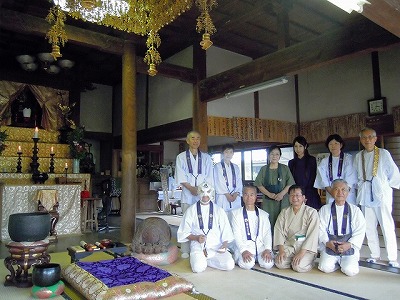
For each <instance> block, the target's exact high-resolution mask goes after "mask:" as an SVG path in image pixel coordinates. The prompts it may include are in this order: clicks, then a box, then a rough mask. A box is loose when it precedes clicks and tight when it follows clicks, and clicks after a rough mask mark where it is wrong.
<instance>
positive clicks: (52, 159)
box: [49, 147, 54, 173]
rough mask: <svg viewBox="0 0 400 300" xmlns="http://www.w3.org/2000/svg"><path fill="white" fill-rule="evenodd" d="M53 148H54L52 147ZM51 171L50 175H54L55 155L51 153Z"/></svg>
mask: <svg viewBox="0 0 400 300" xmlns="http://www.w3.org/2000/svg"><path fill="white" fill-rule="evenodd" d="M52 148H53V147H52ZM50 156H51V157H50V169H49V173H54V153H50Z"/></svg>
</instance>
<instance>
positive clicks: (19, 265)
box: [4, 242, 50, 287]
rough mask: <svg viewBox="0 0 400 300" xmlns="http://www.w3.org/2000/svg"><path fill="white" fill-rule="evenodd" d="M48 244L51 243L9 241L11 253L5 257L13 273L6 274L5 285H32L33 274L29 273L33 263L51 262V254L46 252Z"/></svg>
mask: <svg viewBox="0 0 400 300" xmlns="http://www.w3.org/2000/svg"><path fill="white" fill-rule="evenodd" d="M29 244H31V245H29ZM48 246H49V243H45V242H40V243H38V242H33V243H23V242H21V243H18V242H10V243H8V244H7V245H6V247H7V248H8V251H9V252H10V254H11V255H10V256H9V257H7V258H5V259H4V265H5V266H6V268H7V269H8V270H9V271H10V273H11V274H10V275H7V276H6V281H5V282H4V285H5V286H16V287H31V286H32V285H33V284H32V275H31V274H29V273H28V272H29V269H30V267H31V266H32V265H41V264H46V263H49V262H50V255H48V254H47V252H46V251H47V248H48ZM15 267H16V269H15Z"/></svg>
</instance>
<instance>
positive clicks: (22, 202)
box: [0, 183, 81, 241]
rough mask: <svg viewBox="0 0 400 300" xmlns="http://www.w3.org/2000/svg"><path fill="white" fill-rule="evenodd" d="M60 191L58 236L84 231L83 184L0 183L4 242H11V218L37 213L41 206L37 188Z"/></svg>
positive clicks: (2, 236) (2, 239)
mask: <svg viewBox="0 0 400 300" xmlns="http://www.w3.org/2000/svg"><path fill="white" fill-rule="evenodd" d="M41 189H46V190H48V189H54V190H57V195H58V202H59V208H58V212H59V215H60V218H59V221H58V223H57V225H56V230H57V233H58V235H63V234H80V233H81V226H80V225H81V224H80V218H81V186H80V185H77V184H76V185H75V184H55V185H42V184H27V185H10V184H3V183H0V208H1V219H2V220H1V241H9V240H10V235H9V234H8V217H9V216H10V215H11V214H15V213H24V212H35V211H37V208H38V201H37V199H36V196H37V191H38V190H41Z"/></svg>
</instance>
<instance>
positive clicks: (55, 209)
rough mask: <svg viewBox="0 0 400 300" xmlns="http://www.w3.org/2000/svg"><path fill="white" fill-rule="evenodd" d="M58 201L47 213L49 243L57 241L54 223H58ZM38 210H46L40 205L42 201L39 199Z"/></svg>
mask: <svg viewBox="0 0 400 300" xmlns="http://www.w3.org/2000/svg"><path fill="white" fill-rule="evenodd" d="M58 206H59V205H58V202H57V203H56V204H54V206H53V209H52V210H50V211H49V212H48V213H49V214H50V216H51V218H50V222H51V226H50V237H49V240H50V243H57V241H58V238H57V230H56V225H57V223H58V220H59V218H60V214H59V213H58ZM38 211H44V212H47V209H46V208H45V207H44V206H43V205H42V203H41V202H40V201H39V203H38Z"/></svg>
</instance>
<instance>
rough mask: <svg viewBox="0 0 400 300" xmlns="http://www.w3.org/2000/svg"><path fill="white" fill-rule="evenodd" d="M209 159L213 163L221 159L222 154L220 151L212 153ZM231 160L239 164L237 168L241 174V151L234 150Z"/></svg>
mask: <svg viewBox="0 0 400 300" xmlns="http://www.w3.org/2000/svg"><path fill="white" fill-rule="evenodd" d="M211 159H212V161H213V163H214V165H215V164H217V163H219V162H220V161H221V159H222V154H221V153H215V154H212V155H211ZM231 162H233V163H234V164H237V165H238V166H239V170H240V172H241V174H243V172H242V152H236V151H235V154H234V155H233V157H232V160H231Z"/></svg>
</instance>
